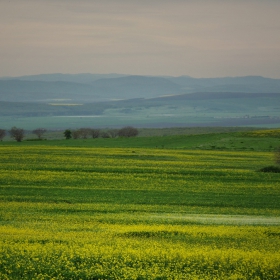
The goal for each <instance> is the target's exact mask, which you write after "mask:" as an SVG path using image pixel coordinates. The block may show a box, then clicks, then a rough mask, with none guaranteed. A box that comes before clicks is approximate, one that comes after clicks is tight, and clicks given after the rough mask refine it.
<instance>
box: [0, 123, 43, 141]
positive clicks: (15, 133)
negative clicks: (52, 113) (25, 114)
mask: <svg viewBox="0 0 280 280" xmlns="http://www.w3.org/2000/svg"><path fill="white" fill-rule="evenodd" d="M46 131H47V130H46V129H45V128H36V129H34V130H33V131H32V133H34V134H35V135H37V137H38V139H42V136H43V134H44V133H45V132H46ZM8 133H9V134H10V136H11V137H12V138H13V139H15V140H16V141H17V142H21V141H22V140H23V138H24V136H25V131H24V129H22V128H18V127H15V126H14V127H12V128H11V129H10V130H8ZM6 134H7V133H6V130H5V129H0V141H2V140H3V138H4V137H5V136H6Z"/></svg>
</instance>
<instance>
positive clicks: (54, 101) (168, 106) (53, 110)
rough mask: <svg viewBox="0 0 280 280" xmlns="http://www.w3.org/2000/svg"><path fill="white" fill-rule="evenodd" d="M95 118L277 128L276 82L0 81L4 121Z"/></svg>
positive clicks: (67, 77) (97, 77)
mask: <svg viewBox="0 0 280 280" xmlns="http://www.w3.org/2000/svg"><path fill="white" fill-rule="evenodd" d="M34 103H35V104H34ZM94 115H98V116H102V117H104V122H100V125H107V126H108V125H112V123H114V125H121V124H137V125H141V126H143V125H149V126H151V125H157V124H159V123H164V124H166V125H167V126H168V125H171V124H172V125H174V124H175V123H176V124H178V125H188V124H190V120H192V121H193V122H192V124H198V125H199V124H202V123H203V124H208V123H211V124H213V125H215V124H216V125H217V120H221V119H222V120H223V122H224V121H225V120H226V119H228V120H231V121H230V123H232V118H233V119H235V121H234V123H237V125H242V124H244V123H248V122H249V123H250V121H248V118H249V119H250V120H252V121H251V123H253V124H255V123H256V118H257V119H258V118H261V119H262V120H261V122H260V123H262V124H263V123H273V124H275V123H278V122H279V124H280V120H279V118H280V80H279V79H270V78H264V77H259V76H247V77H226V78H192V77H189V76H181V77H170V76H135V75H121V74H76V75H74V74H73V75H72V74H44V75H33V76H22V77H5V78H4V77H3V78H0V116H1V118H2V119H3V117H5V118H7V117H10V118H14V117H16V118H17V120H18V118H23V117H29V118H32V117H35V116H36V117H50V116H52V117H58V116H64V117H66V116H71V117H74V116H80V117H81V116H82V117H83V116H94ZM105 117H106V118H107V119H106V120H107V121H108V122H107V121H106V120H105ZM111 118H113V119H114V121H113V122H112V119H111ZM118 118H119V119H120V121H119V122H118V121H116V120H117V119H118ZM264 118H265V119H266V121H264ZM238 119H239V120H238ZM245 119H246V120H245ZM253 119H254V121H253ZM236 120H237V122H236ZM3 121H4V119H3ZM5 122H6V121H5ZM0 126H1V120H0ZM0 128H1V127H0Z"/></svg>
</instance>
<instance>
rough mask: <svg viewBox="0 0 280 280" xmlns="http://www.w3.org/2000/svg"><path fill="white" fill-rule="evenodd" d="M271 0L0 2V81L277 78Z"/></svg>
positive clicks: (278, 30)
mask: <svg viewBox="0 0 280 280" xmlns="http://www.w3.org/2000/svg"><path fill="white" fill-rule="evenodd" d="M279 13H280V1H279V0H265V1H264V0H0V27H1V28H0V40H1V41H0V62H1V67H0V76H1V77H3V76H21V75H36V74H47V73H70V74H76V73H95V74H108V73H119V74H129V75H169V76H181V75H188V76H192V77H197V78H201V77H204V78H208V77H226V76H247V75H259V76H264V77H269V78H278V79H280V16H279Z"/></svg>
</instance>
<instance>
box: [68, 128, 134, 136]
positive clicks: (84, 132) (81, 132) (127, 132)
mask: <svg viewBox="0 0 280 280" xmlns="http://www.w3.org/2000/svg"><path fill="white" fill-rule="evenodd" d="M138 133H139V132H138V129H136V128H135V127H132V126H126V127H123V128H121V129H110V130H106V131H102V130H100V129H93V128H80V129H77V130H73V131H71V130H70V129H66V130H65V131H64V136H65V138H66V139H70V138H73V139H79V138H82V139H87V138H99V137H102V138H116V137H135V136H137V135H138Z"/></svg>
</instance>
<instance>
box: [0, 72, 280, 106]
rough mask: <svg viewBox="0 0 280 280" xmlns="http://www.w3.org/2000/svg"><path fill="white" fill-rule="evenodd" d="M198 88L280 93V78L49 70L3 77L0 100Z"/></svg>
mask: <svg viewBox="0 0 280 280" xmlns="http://www.w3.org/2000/svg"><path fill="white" fill-rule="evenodd" d="M195 92H241V93H280V80H277V79H269V78H263V77H258V76H248V77H235V78H207V79H205V78H204V79H198V78H191V77H188V76H181V77H152V76H125V75H118V74H109V75H105V74H104V75H102V74H77V75H70V74H49V75H47V74H46V75H35V76H23V77H17V78H2V79H0V101H21V102H29V101H31V102H44V101H46V100H47V101H50V100H54V99H70V100H73V101H80V102H97V101H107V100H118V99H131V98H154V97H159V96H163V95H178V94H184V93H195Z"/></svg>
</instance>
